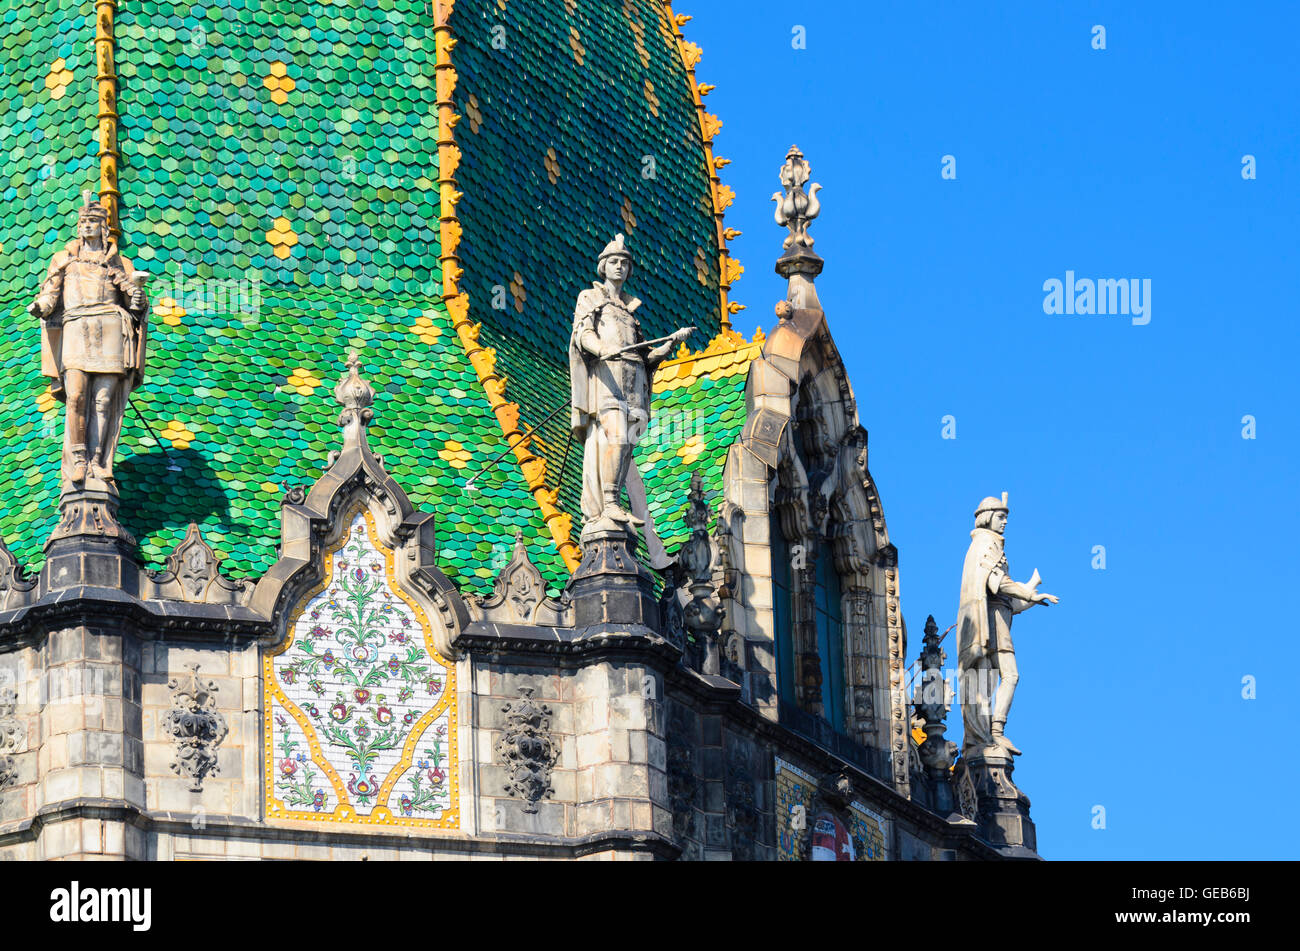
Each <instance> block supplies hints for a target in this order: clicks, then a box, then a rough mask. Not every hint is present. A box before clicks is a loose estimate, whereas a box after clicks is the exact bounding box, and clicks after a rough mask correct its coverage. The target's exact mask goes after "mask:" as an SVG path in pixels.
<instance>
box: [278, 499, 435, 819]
mask: <svg viewBox="0 0 1300 951" xmlns="http://www.w3.org/2000/svg"><path fill="white" fill-rule="evenodd" d="M347 521H348V525H349V527H348V530H347V532H346V533H345V534H344V535H343V537H342V538H341V539H340V541H339V543H338V545H337V547H336V548H335V549H334V550H333V551H332V552H331V553H330V554H329V555H328V556H327V558H326V569H325V574H326V580H325V582H324V583H323V584H322V585H321V586H320V587H319V588H318V589H316V590H315V591H314V592H312V593H311V594H309V595H308V596H307V597H306V598H305V599H304V600H303V602H302V604H301V605H300V606H299V608H298V609H297V610H295V612H294V615H293V618H294V620H293V621H292V622H291V625H290V629H289V636H288V638H287V641H286V644H285V646H284V647H283V648H282V649H281V650H280V651H278V652H277V653H275V654H272V655H268V656H267V657H266V659H265V669H264V690H265V698H264V699H265V703H264V709H265V710H266V711H267V712H266V719H265V731H266V757H267V763H266V766H267V769H266V776H267V779H266V786H267V791H266V797H267V815H268V818H283V819H308V820H317V821H331V820H332V821H345V822H363V823H377V824H396V825H416V826H422V827H435V828H456V827H457V826H458V824H459V822H458V819H459V815H458V812H459V810H458V800H457V791H456V776H457V773H456V717H455V693H456V684H455V670H454V667H453V666H452V664H451V663H450V662H448V661H446V660H444V659H443V658H442V657H440V656H439V655H438V653H437V651H436V650H435V649H434V647H433V642H432V639H431V636H430V634H431V631H430V626H429V620H428V618H427V617H426V616H425V614H424V611H423V609H421V608H420V607H419V606H418V605H417V604H416V603H415V602H414V601H413V600H412V599H411V598H409V597H408V596H407V595H406V594H405V593H404V592H402V591H401V590H399V589H398V587H397V584H396V581H395V580H394V576H393V552H392V551H391V550H390V549H388V548H386V547H385V546H384V544H383V543H382V542H381V541H380V540H379V537H378V534H377V533H376V530H375V524H374V519H373V517H372V516H371V515H370V513H369V512H368V511H365V509H364V508H362V507H358V508H356V509H354V510H353V511H352V512H351V514H350V515H349V516H348V518H347Z"/></svg>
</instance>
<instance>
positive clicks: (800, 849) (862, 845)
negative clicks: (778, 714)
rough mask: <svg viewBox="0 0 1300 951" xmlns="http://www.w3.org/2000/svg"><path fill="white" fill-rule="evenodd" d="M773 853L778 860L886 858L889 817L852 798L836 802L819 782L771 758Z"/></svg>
mask: <svg viewBox="0 0 1300 951" xmlns="http://www.w3.org/2000/svg"><path fill="white" fill-rule="evenodd" d="M775 759H776V851H777V859H778V860H779V861H783V862H801V861H812V862H876V861H884V860H886V859H888V858H889V846H888V842H889V821H888V820H887V819H885V817H884V816H881V815H879V814H878V813H876V812H873V811H872V810H871V809H868V808H867V807H866V806H865V805H864V804H863V803H861V802H857V801H856V800H855V801H852V802H849V803H847V804H846V805H843V806H839V805H836V804H835V803H833V802H831V801H828V800H827V799H826V798H825V797H823V796H822V795H820V794H819V786H818V783H817V781H816V780H815V779H813V777H811V776H810V775H808V774H807V773H806V772H804V771H803V770H801V769H799V768H798V767H796V766H793V765H791V764H790V763H787V762H786V761H785V760H783V759H781V758H780V757H776V758H775Z"/></svg>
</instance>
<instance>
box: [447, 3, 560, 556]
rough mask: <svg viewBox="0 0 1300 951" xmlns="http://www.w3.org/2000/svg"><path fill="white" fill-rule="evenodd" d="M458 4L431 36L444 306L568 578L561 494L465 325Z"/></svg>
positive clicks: (490, 352)
mask: <svg viewBox="0 0 1300 951" xmlns="http://www.w3.org/2000/svg"><path fill="white" fill-rule="evenodd" d="M455 5H456V0H434V3H433V11H434V35H435V41H436V43H437V62H436V64H435V66H434V69H435V70H436V73H437V96H438V189H439V199H440V200H439V211H438V214H439V219H440V224H439V232H440V234H441V237H442V252H441V253H442V258H441V260H442V300H443V303H444V305H446V307H447V312H448V314H449V315H450V316H451V321H452V326H453V328H455V330H456V337H457V339H458V340H459V341H460V343H461V346H462V347H463V348H464V350H465V355H466V357H468V358H469V362H470V365H471V366H472V367H473V368H474V373H475V375H476V376H477V377H478V380H479V383H480V384H482V386H483V392H484V394H485V395H486V396H487V400H488V404H489V405H490V406H491V407H492V411H493V412H494V413H495V414H496V417H497V421H498V422H499V423H500V424H501V432H502V433H503V435H504V436H505V439H506V442H507V444H508V445H510V446H511V447H512V448H513V450H514V455H515V458H516V459H517V460H518V461H519V467H520V470H521V471H522V473H523V476H524V481H525V482H526V483H527V485H528V491H529V492H530V493H531V494H532V496H533V499H534V500H535V501H536V502H537V506H538V508H539V509H541V512H542V519H543V521H545V523H546V527H547V529H548V530H549V531H550V533H551V538H552V539H553V540H554V542H555V546H556V548H557V549H558V550H559V552H560V557H561V558H562V559H564V564H565V566H566V567H567V568H568V569H569V572H570V573H572V572H574V571H576V570H577V568H578V564H579V562H580V561H581V560H582V552H581V551H580V550H579V548H578V546H577V544H576V543H575V542H574V541H573V539H572V538H571V537H570V535H571V532H572V527H573V516H571V515H569V514H568V513H567V512H564V511H562V510H561V509H560V508H559V506H558V505H557V502H558V500H559V494H560V493H559V490H558V489H556V488H553V487H552V486H551V485H550V484H549V482H548V480H547V472H546V460H545V459H543V458H541V457H540V456H537V455H535V454H534V453H533V452H532V451H531V450H530V449H529V448H528V442H529V440H530V439H531V438H532V435H533V433H532V431H531V430H530V431H529V432H528V433H523V432H520V429H519V404H518V403H512V402H510V401H509V400H507V399H506V395H505V394H506V383H507V380H506V378H505V377H503V376H500V375H498V374H497V372H496V350H495V349H493V348H492V347H484V346H482V345H481V344H480V343H479V339H478V336H479V331H480V329H481V328H482V326H483V325H482V324H475V323H471V322H470V320H469V295H468V294H467V293H465V292H464V291H462V290H461V289H460V277H461V273H462V269H461V267H460V259H459V257H458V256H457V254H456V250H457V248H458V247H459V245H460V238H461V225H460V220H459V219H458V218H457V217H456V203H457V202H458V201H459V200H460V197H461V193H460V192H458V191H456V180H455V175H456V169H457V167H458V166H459V165H460V158H461V152H460V149H459V148H458V147H457V146H456V139H455V135H454V133H453V129H454V128H455V125H456V123H457V122H459V121H460V116H459V115H458V114H457V113H456V111H455V105H454V103H453V100H452V96H453V94H454V93H455V91H456V81H457V76H456V69H455V67H454V66H453V64H452V61H451V51H452V49H453V48H454V47H455V46H456V43H457V40H456V38H455V37H454V36H453V35H452V31H451V22H450V21H451V14H452V11H453V9H454V7H455Z"/></svg>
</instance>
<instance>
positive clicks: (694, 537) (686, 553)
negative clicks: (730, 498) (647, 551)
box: [677, 472, 726, 674]
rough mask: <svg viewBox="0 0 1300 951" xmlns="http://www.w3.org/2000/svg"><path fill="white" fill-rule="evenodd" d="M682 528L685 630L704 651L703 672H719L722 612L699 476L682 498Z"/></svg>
mask: <svg viewBox="0 0 1300 951" xmlns="http://www.w3.org/2000/svg"><path fill="white" fill-rule="evenodd" d="M686 498H687V507H686V525H687V527H689V528H690V530H691V537H690V538H689V539H687V541H686V544H684V545H683V546H682V547H681V550H680V551H679V553H678V556H677V557H678V561H679V563H680V564H681V566H682V570H683V571H684V572H685V575H686V581H687V586H688V588H689V590H690V593H691V599H690V601H688V602H687V603H686V604H685V605H684V606H683V608H682V617H683V620H684V621H685V624H686V628H687V629H688V630H689V631H690V632H691V634H692V635H693V636H694V638H695V640H696V642H697V643H699V644H700V645H701V646H702V647H703V648H704V657H703V665H702V666H703V672H704V673H706V674H716V673H719V672H720V663H721V658H720V650H719V647H720V645H719V643H718V632H719V630H720V629H721V628H722V621H723V617H724V616H725V614H726V611H725V610H724V609H723V607H722V604H721V602H720V601H719V600H718V597H717V590H716V589H715V588H714V585H713V560H714V558H713V544H712V542H711V541H710V539H709V530H708V527H709V507H708V505H707V504H706V503H705V501H704V480H703V479H702V478H701V477H700V474H699V472H693V473H691V488H690V491H689V492H688V493H687V495H686Z"/></svg>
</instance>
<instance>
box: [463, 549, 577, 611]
mask: <svg viewBox="0 0 1300 951" xmlns="http://www.w3.org/2000/svg"><path fill="white" fill-rule="evenodd" d="M469 605H470V611H471V613H472V614H473V616H474V617H476V618H481V619H483V620H487V621H494V622H504V623H507V624H545V625H550V626H552V627H554V626H561V625H564V624H566V623H567V618H566V615H565V609H564V606H563V605H561V604H560V603H559V602H558V601H556V600H555V599H553V598H548V597H547V596H546V581H545V579H544V578H543V577H542V573H541V572H540V571H538V570H537V566H536V565H534V564H533V562H532V559H531V558H529V557H528V546H527V545H525V544H524V533H523V531H522V530H518V529H517V530H516V531H515V550H514V557H512V558H511V559H510V563H509V564H507V565H506V566H505V567H504V568H502V569H501V573H500V574H499V575H497V578H496V581H495V582H494V583H493V585H492V596H491V597H490V598H487V599H482V598H478V597H476V596H474V595H470V597H469Z"/></svg>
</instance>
